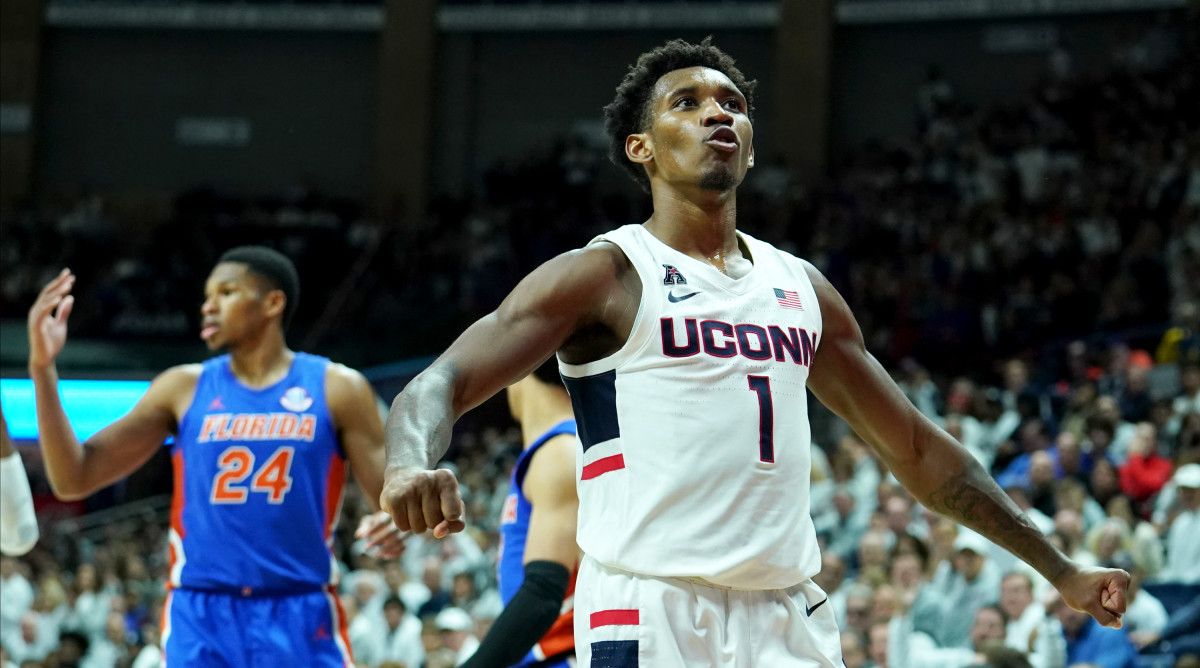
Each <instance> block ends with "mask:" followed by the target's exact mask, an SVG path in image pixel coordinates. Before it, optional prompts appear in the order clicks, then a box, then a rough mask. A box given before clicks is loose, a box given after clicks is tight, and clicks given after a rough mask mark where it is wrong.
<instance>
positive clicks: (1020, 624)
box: [999, 572, 1046, 652]
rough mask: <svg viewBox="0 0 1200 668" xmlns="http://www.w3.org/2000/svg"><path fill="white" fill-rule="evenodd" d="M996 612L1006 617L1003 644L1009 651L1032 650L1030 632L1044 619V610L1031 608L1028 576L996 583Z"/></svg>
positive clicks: (1008, 576)
mask: <svg viewBox="0 0 1200 668" xmlns="http://www.w3.org/2000/svg"><path fill="white" fill-rule="evenodd" d="M999 605H1000V609H1001V610H1003V611H1004V614H1005V615H1006V616H1007V617H1008V623H1007V625H1006V626H1005V632H1004V643H1005V644H1006V645H1008V646H1009V647H1012V648H1013V649H1016V650H1020V651H1022V652H1029V651H1030V650H1032V649H1033V642H1032V640H1033V634H1034V631H1035V630H1036V629H1037V628H1038V626H1039V625H1041V623H1042V619H1043V618H1044V617H1045V616H1046V612H1045V608H1043V607H1042V606H1041V605H1036V604H1034V593H1033V577H1032V576H1030V575H1029V574H1028V573H1021V572H1015V573H1008V574H1006V575H1005V576H1004V579H1003V580H1001V581H1000V603H999Z"/></svg>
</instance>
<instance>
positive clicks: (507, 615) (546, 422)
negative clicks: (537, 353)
mask: <svg viewBox="0 0 1200 668" xmlns="http://www.w3.org/2000/svg"><path fill="white" fill-rule="evenodd" d="M508 407H509V410H510V411H511V412H512V416H513V418H514V419H515V420H516V421H517V422H520V423H521V436H522V438H523V439H524V441H525V449H524V450H523V451H522V452H521V456H520V457H518V458H517V463H516V464H515V465H514V466H513V472H512V481H511V482H510V490H509V493H508V498H506V499H505V501H504V512H503V516H502V517H501V519H500V538H501V541H502V542H501V544H500V563H499V568H498V570H499V576H500V577H499V579H500V597H501V599H503V601H504V612H502V613H500V616H499V617H497V618H496V621H495V622H493V623H492V628H491V630H489V631H488V635H487V637H485V638H484V639H483V642H482V643H481V644H480V645H479V648H478V649H477V650H475V654H473V655H472V656H471V658H470V659H468V660H467V662H466V663H465V664H463V666H464V668H505V667H506V666H522V667H526V666H530V667H532V666H537V667H538V668H552V667H553V668H565V667H566V666H570V665H573V664H572V663H569V662H570V661H571V660H572V659H573V657H574V655H575V632H574V628H573V626H572V624H573V623H574V610H573V609H572V607H571V606H572V605H573V597H574V594H575V569H576V566H577V565H578V563H579V548H578V546H577V545H576V543H575V525H576V518H577V515H578V512H579V498H578V497H577V496H576V495H575V433H576V427H575V417H574V416H573V415H572V414H571V398H570V397H569V396H567V391H566V389H565V388H564V387H563V384H562V380H561V379H560V377H559V375H558V366H557V364H555V362H554V360H553V359H550V360H548V361H547V362H546V363H545V364H543V365H541V366H540V367H538V368H537V370H536V371H534V372H533V373H531V374H529V375H528V376H526V377H525V378H523V379H521V380H519V381H517V382H516V383H513V384H512V385H510V386H509V388H508Z"/></svg>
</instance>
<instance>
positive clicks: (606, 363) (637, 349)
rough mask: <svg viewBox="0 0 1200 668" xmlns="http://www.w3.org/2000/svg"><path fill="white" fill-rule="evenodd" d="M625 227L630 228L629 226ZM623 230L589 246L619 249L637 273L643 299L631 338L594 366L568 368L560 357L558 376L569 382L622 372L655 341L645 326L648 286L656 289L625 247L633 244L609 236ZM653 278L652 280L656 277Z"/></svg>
mask: <svg viewBox="0 0 1200 668" xmlns="http://www.w3.org/2000/svg"><path fill="white" fill-rule="evenodd" d="M625 227H629V226H628V225H627V226H625ZM623 229H624V228H618V229H616V230H613V231H612V232H610V233H609V234H608V235H601V236H598V237H596V238H595V239H593V240H592V241H591V242H590V243H589V245H590V244H591V243H596V242H598V241H605V242H608V243H610V244H612V245H614V246H616V247H617V249H618V250H620V251H621V253H622V254H623V255H624V256H625V258H626V259H627V260H629V264H630V265H632V266H633V270H634V271H636V272H637V275H638V280H640V281H641V282H642V296H641V298H640V299H639V300H638V310H637V315H635V316H634V318H633V326H632V327H630V329H629V338H627V339H626V340H625V343H624V344H623V345H622V346H621V347H620V348H618V349H617V350H616V351H615V352H613V353H612V354H610V355H608V356H607V357H602V358H600V359H598V360H595V361H592V362H586V363H584V364H568V363H566V362H564V361H563V360H562V358H561V357H559V358H558V370H559V373H561V374H562V375H564V376H567V377H568V378H584V377H587V376H595V375H598V374H602V373H607V372H609V371H613V370H616V369H619V368H621V366H622V365H624V364H625V363H626V362H628V361H629V360H630V359H632V358H634V357H636V356H637V355H638V354H640V353H641V352H642V351H643V350H644V349H645V348H646V346H647V345H649V343H650V341H651V340H652V338H653V337H652V336H650V328H649V327H648V326H647V325H646V320H647V319H648V318H649V315H647V311H648V310H649V309H648V308H647V307H648V303H647V298H648V295H647V290H648V289H649V286H652V285H653V283H652V282H648V281H647V275H646V273H645V272H644V271H642V267H641V266H639V263H638V261H637V260H636V259H635V258H634V257H633V255H632V254H630V253H629V252H628V251H627V250H626V249H625V244H628V243H631V240H627V239H621V240H618V239H614V238H612V236H610V235H614V234H616V233H618V232H621V231H622V230H623ZM650 278H653V276H651V277H650ZM654 294H655V296H656V297H657V298H658V299H662V297H661V295H658V293H657V292H656V293H654ZM658 310H661V309H658Z"/></svg>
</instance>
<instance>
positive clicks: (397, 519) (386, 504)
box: [379, 494, 412, 531]
mask: <svg viewBox="0 0 1200 668" xmlns="http://www.w3.org/2000/svg"><path fill="white" fill-rule="evenodd" d="M379 507H380V508H383V510H384V511H385V512H387V514H389V515H391V516H392V523H393V524H395V525H396V528H397V529H399V530H401V531H409V530H410V529H411V528H412V527H411V525H410V524H409V523H408V512H407V511H406V510H405V508H404V504H403V503H396V504H393V503H392V500H391V498H390V497H388V496H386V495H382V494H381V495H380V498H379Z"/></svg>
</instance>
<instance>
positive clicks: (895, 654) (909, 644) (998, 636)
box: [888, 605, 1008, 668]
mask: <svg viewBox="0 0 1200 668" xmlns="http://www.w3.org/2000/svg"><path fill="white" fill-rule="evenodd" d="M1007 621H1008V615H1006V614H1005V613H1004V610H1002V609H1000V607H998V606H995V605H985V606H982V607H980V608H979V609H977V610H976V611H975V613H974V615H972V620H971V625H970V629H969V631H968V633H967V637H968V639H969V645H968V646H967V647H939V646H938V645H937V644H936V643H934V642H933V639H932V638H930V637H929V636H928V635H926V634H924V633H921V632H919V631H915V630H913V628H912V624H911V618H910V617H909V616H908V615H905V614H901V615H897V616H896V617H893V618H892V622H891V626H890V627H889V628H888V644H889V646H888V666H889V667H890V668H961V667H962V666H968V665H971V664H974V663H976V662H977V659H976V657H977V655H978V654H979V653H980V652H982V650H983V648H984V647H985V646H986V645H987V643H988V642H989V641H995V642H1002V641H1003V640H1004V634H1005V631H1004V628H1005V624H1006V623H1007Z"/></svg>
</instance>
